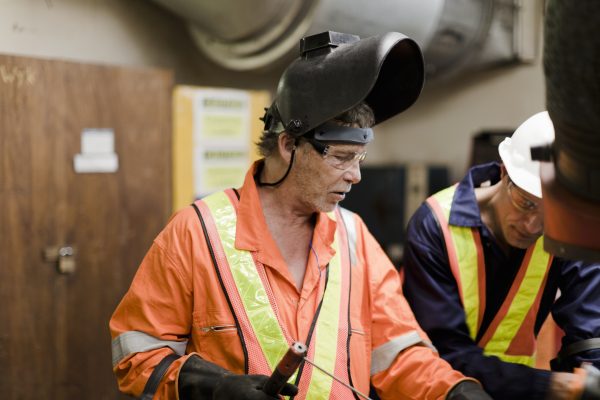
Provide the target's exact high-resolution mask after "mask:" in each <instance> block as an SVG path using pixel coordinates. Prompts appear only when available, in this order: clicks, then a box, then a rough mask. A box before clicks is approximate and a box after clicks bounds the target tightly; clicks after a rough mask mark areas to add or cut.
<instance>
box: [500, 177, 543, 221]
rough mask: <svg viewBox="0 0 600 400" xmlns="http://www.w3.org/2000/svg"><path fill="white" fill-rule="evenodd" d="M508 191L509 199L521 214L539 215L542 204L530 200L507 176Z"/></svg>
mask: <svg viewBox="0 0 600 400" xmlns="http://www.w3.org/2000/svg"><path fill="white" fill-rule="evenodd" d="M506 190H507V191H508V197H509V198H510V201H511V203H512V204H513V206H514V207H515V208H516V209H517V210H519V211H520V212H522V213H524V214H526V213H537V212H539V211H540V204H539V203H536V202H533V201H531V200H529V199H528V198H527V197H525V195H524V194H523V193H522V190H521V189H519V187H518V186H517V185H515V184H514V182H513V181H512V180H511V179H510V178H509V177H508V176H507V184H506Z"/></svg>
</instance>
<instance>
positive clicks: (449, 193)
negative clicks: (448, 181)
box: [434, 186, 456, 223]
mask: <svg viewBox="0 0 600 400" xmlns="http://www.w3.org/2000/svg"><path fill="white" fill-rule="evenodd" d="M454 192H456V186H450V187H447V188H446V189H444V190H442V191H439V192H437V193H436V194H435V195H434V197H435V199H436V200H437V201H438V203H440V205H441V206H442V210H444V216H445V217H446V223H448V222H449V221H450V206H451V205H452V200H453V199H454Z"/></svg>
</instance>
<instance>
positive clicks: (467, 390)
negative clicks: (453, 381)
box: [446, 381, 492, 400]
mask: <svg viewBox="0 0 600 400" xmlns="http://www.w3.org/2000/svg"><path fill="white" fill-rule="evenodd" d="M446 400H492V398H491V397H490V395H489V394H487V393H486V392H485V390H483V388H482V387H481V385H480V384H479V383H477V382H475V381H462V382H460V383H459V384H458V385H456V386H454V387H453V388H452V390H451V391H450V393H448V396H446Z"/></svg>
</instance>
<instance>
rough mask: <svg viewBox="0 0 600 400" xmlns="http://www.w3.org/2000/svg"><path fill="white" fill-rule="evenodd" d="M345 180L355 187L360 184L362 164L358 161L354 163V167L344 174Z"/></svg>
mask: <svg viewBox="0 0 600 400" xmlns="http://www.w3.org/2000/svg"><path fill="white" fill-rule="evenodd" d="M344 179H345V180H346V181H347V182H350V183H351V184H353V185H355V184H357V183H358V182H360V179H361V177H360V163H359V162H358V161H356V162H354V163H353V164H352V166H351V167H350V168H348V169H347V170H346V171H345V172H344Z"/></svg>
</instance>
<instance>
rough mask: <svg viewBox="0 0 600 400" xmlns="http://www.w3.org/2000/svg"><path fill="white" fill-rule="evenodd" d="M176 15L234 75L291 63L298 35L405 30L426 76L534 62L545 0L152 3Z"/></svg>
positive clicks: (172, 0)
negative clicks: (420, 56) (421, 54)
mask: <svg viewBox="0 0 600 400" xmlns="http://www.w3.org/2000/svg"><path fill="white" fill-rule="evenodd" d="M154 1H155V2H157V3H160V4H161V5H162V6H163V7H165V8H167V9H169V10H171V11H172V12H174V13H176V14H178V15H180V16H181V17H182V18H183V19H184V21H185V22H186V24H187V26H188V29H189V31H190V34H191V36H192V38H193V40H194V41H195V43H196V45H197V46H198V47H199V49H200V50H201V51H202V53H203V54H204V55H205V56H206V57H207V58H209V59H211V60H212V61H213V62H215V63H216V64H218V65H220V66H222V67H224V68H226V69H231V70H237V71H248V70H264V69H268V68H271V67H272V66H273V65H278V64H281V65H283V64H288V63H289V62H290V61H291V60H292V59H293V58H295V57H296V55H297V53H298V43H299V42H300V39H301V38H302V37H303V36H306V35H309V34H315V33H319V32H323V31H337V32H347V33H352V34H356V35H358V36H360V37H363V38H364V37H369V36H374V35H377V34H382V33H385V32H402V33H404V34H406V35H408V36H410V37H411V38H412V39H414V40H415V41H416V42H417V43H418V44H419V45H420V46H421V48H422V49H423V51H424V53H425V62H426V68H427V73H428V76H429V78H439V77H444V78H448V77H450V76H454V75H456V74H457V73H459V72H465V71H468V70H476V69H484V68H488V67H490V66H494V65H498V64H507V63H514V62H518V61H532V60H533V58H534V56H535V37H534V36H535V35H534V32H535V16H536V15H538V14H539V13H538V12H537V11H539V10H537V4H538V3H539V2H541V1H542V0H427V1H423V0H370V1H368V2H365V1H364V0H253V1H248V0H219V1H198V0H154Z"/></svg>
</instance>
